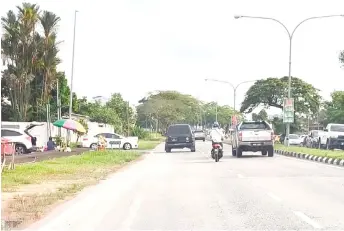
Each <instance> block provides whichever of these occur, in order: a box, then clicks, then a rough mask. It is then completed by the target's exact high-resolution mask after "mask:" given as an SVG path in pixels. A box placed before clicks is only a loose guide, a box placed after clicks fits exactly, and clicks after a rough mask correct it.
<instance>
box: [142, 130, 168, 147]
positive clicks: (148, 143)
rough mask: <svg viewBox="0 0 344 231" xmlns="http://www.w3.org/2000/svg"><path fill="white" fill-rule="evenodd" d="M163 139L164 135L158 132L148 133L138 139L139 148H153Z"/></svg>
mask: <svg viewBox="0 0 344 231" xmlns="http://www.w3.org/2000/svg"><path fill="white" fill-rule="evenodd" d="M164 139H165V137H164V136H162V135H161V134H159V133H150V134H149V136H148V137H146V138H145V139H141V140H139V150H150V149H154V148H155V147H156V146H157V145H158V144H160V143H161V142H162V141H163V140H164Z"/></svg>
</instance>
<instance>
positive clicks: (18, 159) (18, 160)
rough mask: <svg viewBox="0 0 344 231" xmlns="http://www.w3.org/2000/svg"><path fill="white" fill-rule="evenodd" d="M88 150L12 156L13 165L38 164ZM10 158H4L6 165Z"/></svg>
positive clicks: (78, 149) (87, 149)
mask: <svg viewBox="0 0 344 231" xmlns="http://www.w3.org/2000/svg"><path fill="white" fill-rule="evenodd" d="M89 150H90V149H89V148H73V150H72V151H71V152H59V151H45V152H34V153H30V154H22V155H15V156H14V163H15V164H23V163H29V162H40V161H43V160H49V159H53V158H59V157H66V156H73V155H78V154H81V153H83V152H87V151H89ZM11 159H12V156H6V163H8V162H10V161H11Z"/></svg>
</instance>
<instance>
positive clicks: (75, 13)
mask: <svg viewBox="0 0 344 231" xmlns="http://www.w3.org/2000/svg"><path fill="white" fill-rule="evenodd" d="M77 13H78V11H77V10H75V11H74V32H73V52H72V73H71V76H70V96H69V119H72V110H73V77H74V55H75V32H76V15H77ZM68 138H69V142H70V141H71V138H72V134H71V132H70V131H69V130H68Z"/></svg>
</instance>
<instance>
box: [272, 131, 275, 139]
mask: <svg viewBox="0 0 344 231" xmlns="http://www.w3.org/2000/svg"><path fill="white" fill-rule="evenodd" d="M274 136H275V134H274V132H273V131H272V132H271V140H274Z"/></svg>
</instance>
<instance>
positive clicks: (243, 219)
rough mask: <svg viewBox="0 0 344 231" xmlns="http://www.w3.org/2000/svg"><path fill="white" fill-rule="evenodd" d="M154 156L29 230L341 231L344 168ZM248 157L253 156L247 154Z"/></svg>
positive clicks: (185, 154) (203, 153) (205, 149)
mask: <svg viewBox="0 0 344 231" xmlns="http://www.w3.org/2000/svg"><path fill="white" fill-rule="evenodd" d="M210 146H211V145H210V142H204V143H203V142H202V141H200V142H197V146H196V148H197V151H196V152H195V153H191V152H189V151H188V150H185V151H180V152H178V151H173V152H172V153H168V154H167V153H165V152H164V151H163V148H164V147H163V144H161V145H159V146H158V147H157V149H156V151H155V153H154V154H148V155H147V156H146V157H145V159H144V160H143V161H139V162H136V163H134V164H132V165H130V166H128V167H126V168H124V169H123V170H121V171H119V172H118V173H116V174H114V175H112V176H111V177H110V178H109V179H107V180H104V181H102V182H101V183H100V184H99V185H97V186H94V187H91V188H88V189H86V190H84V191H83V192H82V193H80V194H79V195H78V196H77V197H76V198H75V199H73V200H71V201H69V202H66V203H64V204H63V205H61V206H59V207H57V208H56V209H55V210H53V211H52V212H51V213H50V214H49V215H48V216H47V217H46V218H44V219H43V220H41V221H40V222H38V223H36V224H34V225H33V226H32V227H30V228H31V229H33V230H239V229H240V230H243V229H246V230H252V229H254V230H258V229H259V230H318V229H326V230H343V229H344V215H343V211H344V196H343V195H344V169H343V168H340V167H335V166H328V165H324V164H321V163H313V162H309V161H302V160H299V159H293V158H288V157H283V156H278V155H276V156H275V157H273V158H269V157H262V156H260V155H259V154H256V155H254V156H247V155H245V156H244V157H243V158H240V159H237V158H234V157H231V156H230V151H231V150H230V146H229V145H225V146H224V148H225V155H226V156H224V157H223V158H222V159H221V160H220V162H219V163H215V162H214V161H213V160H212V159H211V158H210V157H209V155H208V154H207V153H209V149H210ZM252 154H253V153H252Z"/></svg>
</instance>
